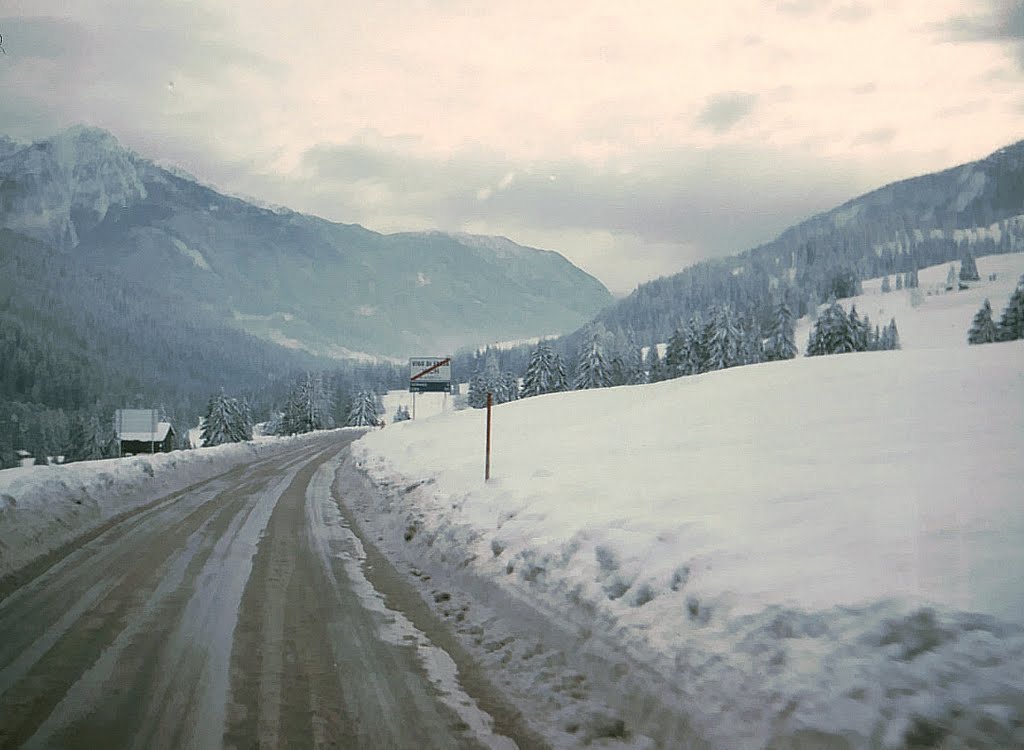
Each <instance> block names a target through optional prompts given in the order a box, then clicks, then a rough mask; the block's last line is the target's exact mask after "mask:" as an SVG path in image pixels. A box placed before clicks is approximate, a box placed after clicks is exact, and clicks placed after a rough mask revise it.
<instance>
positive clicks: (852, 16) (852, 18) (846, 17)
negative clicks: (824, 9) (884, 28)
mask: <svg viewBox="0 0 1024 750" xmlns="http://www.w3.org/2000/svg"><path fill="white" fill-rule="evenodd" d="M829 15H830V17H831V18H833V19H834V20H836V21H843V22H846V23H859V22H861V21H864V20H865V19H867V18H868V17H869V16H870V15H871V8H869V7H868V6H867V5H865V4H864V3H860V2H853V3H846V4H845V5H840V6H839V7H837V8H835V9H833V10H832V12H831V13H830V14H829Z"/></svg>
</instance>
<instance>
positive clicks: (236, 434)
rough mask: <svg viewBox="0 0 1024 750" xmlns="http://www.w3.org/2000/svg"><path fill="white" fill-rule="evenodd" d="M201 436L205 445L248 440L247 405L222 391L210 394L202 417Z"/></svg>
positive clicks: (250, 436)
mask: <svg viewBox="0 0 1024 750" xmlns="http://www.w3.org/2000/svg"><path fill="white" fill-rule="evenodd" d="M202 437H203V445H204V446H205V447H210V446H214V445H224V444H225V443H239V442H242V441H243V440H250V439H251V438H252V423H251V420H250V419H249V409H248V406H246V405H245V404H242V403H239V401H238V400H237V399H234V398H228V396H227V395H225V394H224V392H223V391H221V392H220V393H218V394H216V395H214V396H211V397H210V401H209V403H208V404H207V406H206V415H205V417H204V418H203V431H202Z"/></svg>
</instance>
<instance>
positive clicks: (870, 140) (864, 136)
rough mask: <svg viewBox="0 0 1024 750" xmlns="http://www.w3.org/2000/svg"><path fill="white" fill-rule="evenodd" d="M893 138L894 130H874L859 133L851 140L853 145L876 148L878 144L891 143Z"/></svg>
mask: <svg viewBox="0 0 1024 750" xmlns="http://www.w3.org/2000/svg"><path fill="white" fill-rule="evenodd" d="M895 137H896V129H895V128H875V129H874V130H868V131H866V132H864V133H860V134H859V135H858V136H857V137H856V138H854V139H853V145H854V146H877V145H880V144H885V143H889V141H891V140H892V139H893V138H895Z"/></svg>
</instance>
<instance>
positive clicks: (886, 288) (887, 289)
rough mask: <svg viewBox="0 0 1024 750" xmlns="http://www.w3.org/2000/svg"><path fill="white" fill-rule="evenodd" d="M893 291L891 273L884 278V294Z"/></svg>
mask: <svg viewBox="0 0 1024 750" xmlns="http://www.w3.org/2000/svg"><path fill="white" fill-rule="evenodd" d="M891 291H892V284H890V283H889V274H886V275H885V278H883V279H882V294H888V293H889V292H891Z"/></svg>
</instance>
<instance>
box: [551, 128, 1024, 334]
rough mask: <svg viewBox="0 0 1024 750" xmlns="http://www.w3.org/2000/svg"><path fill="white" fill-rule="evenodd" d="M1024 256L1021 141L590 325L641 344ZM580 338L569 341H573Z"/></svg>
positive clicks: (885, 189) (822, 217)
mask: <svg viewBox="0 0 1024 750" xmlns="http://www.w3.org/2000/svg"><path fill="white" fill-rule="evenodd" d="M1022 250H1024V140H1020V141H1016V142H1014V143H1012V144H1008V145H1006V146H1003V147H1001V148H999V149H997V150H996V151H994V152H992V153H991V154H989V155H987V156H985V157H983V158H981V159H978V160H975V161H972V162H966V163H964V164H959V165H956V166H953V167H949V168H947V169H943V170H940V171H938V172H932V173H928V174H924V175H918V176H915V177H908V178H906V179H903V180H898V181H895V182H892V183H888V184H886V185H883V186H881V187H879V188H876V189H874V190H871V191H869V192H867V193H864V194H862V195H859V196H856V197H853V198H851V199H849V200H847V201H845V202H843V203H842V204H840V205H838V206H836V207H834V208H832V209H830V210H828V211H823V212H820V213H818V214H815V215H813V216H811V217H809V218H807V219H805V220H804V221H802V222H799V223H797V224H794V225H793V226H791V227H789V228H787V229H786V230H784V231H783V232H781V233H780V234H779V235H778V236H777V237H776V238H775V239H774V240H771V241H770V242H766V243H763V244H761V245H758V246H756V247H753V248H750V249H748V250H745V251H743V252H740V253H736V254H734V255H731V256H728V257H726V258H715V259H709V260H705V261H700V262H698V263H696V264H694V265H692V266H689V267H687V268H684V269H682V270H680V271H679V272H677V273H675V274H670V275H667V276H662V277H660V278H657V279H653V280H651V281H647V282H644V283H643V284H640V285H639V286H638V287H637V288H636V289H635V290H634V291H633V292H632V293H631V294H629V295H628V296H627V297H625V298H624V299H621V300H618V301H616V302H615V303H614V304H613V305H611V306H609V307H608V308H606V309H605V310H603V311H602V312H601V313H599V314H598V315H597V316H596V317H595V320H596V321H598V322H600V323H601V324H603V325H605V326H606V327H608V328H609V329H611V330H613V331H624V332H629V333H631V334H633V335H635V336H636V338H637V339H638V340H639V341H643V342H663V341H666V340H668V338H669V336H671V334H672V332H673V331H674V330H675V329H676V328H677V327H678V326H679V325H680V324H681V323H682V322H684V321H686V320H687V319H688V318H690V317H691V316H693V315H695V314H705V313H706V312H707V311H708V310H709V309H710V308H711V307H712V306H714V305H717V304H729V305H730V306H731V307H733V308H734V309H735V310H737V311H738V312H740V313H741V314H745V315H749V316H752V317H755V318H757V319H759V321H760V322H761V324H762V327H763V328H764V329H765V330H767V326H768V325H769V323H770V315H769V310H770V308H771V307H772V306H773V305H774V304H777V302H778V301H779V300H781V299H785V300H786V301H787V302H788V303H789V304H790V306H791V307H792V309H793V311H794V313H796V314H797V315H804V314H806V313H807V311H808V309H809V307H810V306H811V305H815V304H819V303H821V302H824V301H826V300H827V299H828V298H829V297H830V296H836V297H845V296H850V294H851V293H853V292H854V291H855V289H856V288H857V286H858V285H859V280H860V279H866V278H872V277H878V276H883V275H887V274H888V275H895V274H905V273H909V272H911V271H913V270H915V269H917V268H920V267H924V266H928V265H934V264H937V263H944V262H948V261H956V260H959V258H960V257H961V256H962V255H963V253H964V252H967V251H970V252H973V253H974V254H976V255H982V254H992V253H1001V252H1018V251H1022ZM578 334H579V332H578V331H577V332H574V334H571V335H570V336H569V339H572V340H574V339H575V338H577V337H578Z"/></svg>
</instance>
